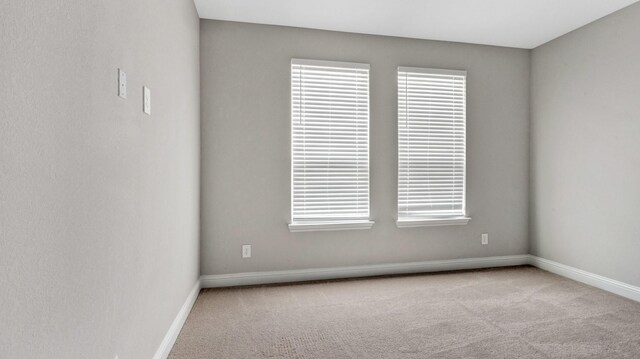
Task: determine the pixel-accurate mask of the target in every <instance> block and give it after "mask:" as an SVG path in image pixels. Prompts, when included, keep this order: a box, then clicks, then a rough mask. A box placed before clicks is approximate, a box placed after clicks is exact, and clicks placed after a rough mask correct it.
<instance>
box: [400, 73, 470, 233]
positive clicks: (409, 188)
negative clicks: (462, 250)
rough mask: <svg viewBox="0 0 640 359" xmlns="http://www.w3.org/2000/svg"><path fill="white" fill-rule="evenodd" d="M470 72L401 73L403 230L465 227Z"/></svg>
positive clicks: (401, 220)
mask: <svg viewBox="0 0 640 359" xmlns="http://www.w3.org/2000/svg"><path fill="white" fill-rule="evenodd" d="M465 123H466V71H451V70H434V69H421V68H410V67H399V68H398V220H397V221H396V224H397V225H398V227H414V226H423V225H445V224H466V223H467V222H468V221H469V218H466V213H465V157H466V150H465V144H466V141H465V137H466V134H465V132H466V131H465Z"/></svg>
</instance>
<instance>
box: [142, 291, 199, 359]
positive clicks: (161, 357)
mask: <svg viewBox="0 0 640 359" xmlns="http://www.w3.org/2000/svg"><path fill="white" fill-rule="evenodd" d="M200 288H201V287H200V281H199V280H198V281H196V283H195V284H194V285H193V289H191V292H189V296H187V300H186V301H185V302H184V304H182V307H181V308H180V311H179V312H178V314H177V315H176V317H175V319H174V320H173V323H171V326H170V327H169V330H168V331H167V334H166V335H165V336H164V339H162V343H160V347H158V350H157V351H156V354H155V355H154V356H153V359H167V357H168V356H169V353H171V349H172V348H173V344H175V342H176V339H177V338H178V334H180V330H182V326H183V325H184V322H185V321H186V320H187V317H188V316H189V313H190V312H191V308H193V304H194V303H195V302H196V299H197V298H198V294H199V293H200Z"/></svg>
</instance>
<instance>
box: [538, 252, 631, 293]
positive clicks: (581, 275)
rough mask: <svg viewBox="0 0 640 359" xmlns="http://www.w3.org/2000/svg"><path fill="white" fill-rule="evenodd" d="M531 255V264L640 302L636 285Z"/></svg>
mask: <svg viewBox="0 0 640 359" xmlns="http://www.w3.org/2000/svg"><path fill="white" fill-rule="evenodd" d="M529 257H530V261H529V264H531V265H532V266H535V267H538V268H540V269H544V270H546V271H548V272H551V273H555V274H558V275H561V276H563V277H567V278H569V279H573V280H575V281H578V282H582V283H585V284H588V285H590V286H593V287H596V288H600V289H603V290H606V291H607V292H611V293H614V294H617V295H620V296H623V297H625V298H629V299H631V300H635V301H637V302H640V287H635V286H633V285H630V284H627V283H623V282H620V281H617V280H615V279H610V278H607V277H603V276H601V275H597V274H593V273H590V272H587V271H584V270H582V269H578V268H574V267H570V266H568V265H564V264H561V263H558V262H554V261H550V260H548V259H544V258H540V257H536V256H529Z"/></svg>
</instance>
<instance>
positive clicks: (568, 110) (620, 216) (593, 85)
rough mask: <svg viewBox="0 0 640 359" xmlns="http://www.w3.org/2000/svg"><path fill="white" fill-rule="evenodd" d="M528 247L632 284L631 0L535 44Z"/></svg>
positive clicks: (636, 206) (635, 33)
mask: <svg viewBox="0 0 640 359" xmlns="http://www.w3.org/2000/svg"><path fill="white" fill-rule="evenodd" d="M531 79H532V91H531V225H530V227H531V247H532V248H531V251H532V254H535V255H538V256H541V257H544V258H548V259H551V260H554V261H558V262H561V263H564V264H567V265H570V266H573V267H577V268H580V269H583V270H587V271H589V272H593V273H596V274H600V275H604V276H606V277H610V278H614V279H617V280H620V281H623V282H626V283H629V284H633V285H640V270H639V268H640V267H639V266H638V254H639V253H640V220H639V219H638V216H640V201H639V199H640V82H639V81H640V4H636V5H632V6H630V7H628V8H626V9H623V10H621V11H619V12H617V13H614V14H612V15H610V16H607V17H605V18H603V19H601V20H599V21H596V22H594V23H592V24H590V25H588V26H586V27H583V28H580V29H578V30H576V31H574V32H572V33H569V34H567V35H565V36H562V37H560V38H558V39H556V40H554V41H552V42H550V43H547V44H545V45H543V46H542V47H539V48H537V49H535V50H534V51H533V53H532V72H531Z"/></svg>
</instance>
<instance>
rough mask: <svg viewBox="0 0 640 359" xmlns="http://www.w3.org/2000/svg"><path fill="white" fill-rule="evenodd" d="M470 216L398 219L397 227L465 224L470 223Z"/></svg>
mask: <svg viewBox="0 0 640 359" xmlns="http://www.w3.org/2000/svg"><path fill="white" fill-rule="evenodd" d="M469 220H471V218H469V217H455V218H434V219H398V220H396V227H398V228H413V227H431V226H463V225H465V224H467V223H469Z"/></svg>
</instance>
